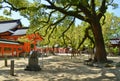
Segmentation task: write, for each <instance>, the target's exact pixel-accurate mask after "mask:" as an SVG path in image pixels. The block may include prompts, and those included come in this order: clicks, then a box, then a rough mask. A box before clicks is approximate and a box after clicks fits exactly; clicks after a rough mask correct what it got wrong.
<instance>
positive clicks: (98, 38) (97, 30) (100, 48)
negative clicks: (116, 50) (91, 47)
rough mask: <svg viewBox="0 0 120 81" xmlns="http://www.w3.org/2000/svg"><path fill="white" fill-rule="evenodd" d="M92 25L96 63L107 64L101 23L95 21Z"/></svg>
mask: <svg viewBox="0 0 120 81" xmlns="http://www.w3.org/2000/svg"><path fill="white" fill-rule="evenodd" d="M91 25H92V31H93V34H94V39H95V50H96V52H95V56H94V61H96V62H105V61H107V54H106V50H105V44H104V40H103V35H102V28H101V25H100V23H99V22H97V21H94V23H92V24H91Z"/></svg>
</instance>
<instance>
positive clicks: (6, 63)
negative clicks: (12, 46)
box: [5, 56, 7, 67]
mask: <svg viewBox="0 0 120 81" xmlns="http://www.w3.org/2000/svg"><path fill="white" fill-rule="evenodd" d="M5 66H6V67H7V56H5Z"/></svg>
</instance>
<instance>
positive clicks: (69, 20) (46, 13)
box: [1, 0, 117, 61]
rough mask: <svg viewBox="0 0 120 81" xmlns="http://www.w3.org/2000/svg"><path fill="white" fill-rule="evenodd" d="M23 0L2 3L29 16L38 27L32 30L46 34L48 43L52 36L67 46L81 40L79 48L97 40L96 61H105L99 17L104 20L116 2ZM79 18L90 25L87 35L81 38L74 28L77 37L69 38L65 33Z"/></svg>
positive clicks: (95, 0)
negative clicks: (108, 9) (21, 0)
mask: <svg viewBox="0 0 120 81" xmlns="http://www.w3.org/2000/svg"><path fill="white" fill-rule="evenodd" d="M19 1H20V0H19ZM19 1H18V2H19ZM24 1H25V4H26V6H23V4H24V3H23V4H19V5H18V4H17V2H15V1H14V0H3V2H6V3H8V4H9V5H10V6H11V7H10V10H14V11H20V13H21V15H23V16H24V17H27V18H28V19H30V22H31V28H35V30H34V31H30V32H39V33H40V34H42V35H43V36H46V37H47V41H48V43H50V41H51V40H52V39H54V38H57V41H55V40H53V41H54V43H53V44H55V43H57V42H58V41H59V40H61V42H63V43H64V44H65V45H66V43H68V44H71V46H72V47H74V48H77V47H76V44H77V43H79V45H78V47H80V46H81V45H82V44H83V43H84V41H85V40H86V39H87V38H88V39H90V41H92V43H95V46H96V55H95V60H97V61H102V60H104V61H105V60H106V51H105V45H104V39H103V35H102V29H101V24H100V20H101V18H102V17H103V20H102V23H104V20H105V15H104V14H105V13H106V10H107V8H108V6H110V5H111V6H114V8H116V7H117V5H116V4H114V3H113V0H99V1H98V0H74V1H73V0H45V1H44V2H42V1H43V0H42V1H41V2H40V1H39V2H37V1H36V0H35V1H34V2H33V3H29V2H27V0H24ZM26 2H27V3H26ZM1 3H2V2H1ZM19 3H21V2H19ZM28 3H29V4H28ZM25 4H24V5H25ZM76 19H79V20H82V21H84V22H87V23H89V25H88V27H85V31H84V32H85V34H84V37H83V38H82V39H80V37H81V36H82V35H81V36H79V35H78V36H77V35H76V34H78V33H76V32H75V31H76V30H75V31H72V34H73V35H74V37H73V36H72V37H70V36H68V34H66V32H68V30H70V28H71V29H72V26H74V22H75V20H76ZM62 26H63V27H64V28H62V29H61V28H60V27H62ZM36 27H37V28H36ZM58 27H59V28H60V29H61V31H60V34H61V35H59V33H57V34H56V35H55V34H54V33H55V32H56V31H58V29H59V28H58ZM80 29H81V28H80ZM39 30H40V31H39ZM41 31H44V32H41ZM79 33H80V32H79ZM90 34H92V35H93V36H91V35H90ZM53 35H55V36H53ZM93 38H94V39H93ZM71 39H72V41H71ZM66 40H68V41H66ZM73 40H78V41H73ZM80 41H81V42H80ZM60 44H61V43H60Z"/></svg>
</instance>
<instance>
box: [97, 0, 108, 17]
mask: <svg viewBox="0 0 120 81" xmlns="http://www.w3.org/2000/svg"><path fill="white" fill-rule="evenodd" d="M106 2H107V1H106V0H102V4H101V7H100V8H99V13H98V19H101V17H102V16H103V15H104V13H105V12H106V10H107V6H106Z"/></svg>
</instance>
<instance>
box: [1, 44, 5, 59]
mask: <svg viewBox="0 0 120 81" xmlns="http://www.w3.org/2000/svg"><path fill="white" fill-rule="evenodd" d="M1 52H2V57H3V56H4V46H2V48H1Z"/></svg>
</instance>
